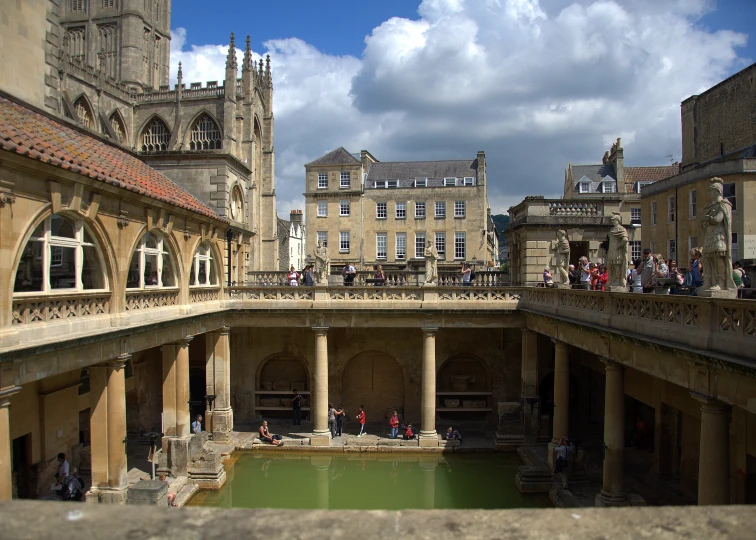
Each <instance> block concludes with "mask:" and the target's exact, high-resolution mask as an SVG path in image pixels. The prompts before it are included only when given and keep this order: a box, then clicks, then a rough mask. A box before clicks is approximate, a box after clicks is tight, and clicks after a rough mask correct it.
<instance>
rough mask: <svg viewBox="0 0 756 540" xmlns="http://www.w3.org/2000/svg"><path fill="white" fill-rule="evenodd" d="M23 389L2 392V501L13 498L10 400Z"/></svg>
mask: <svg viewBox="0 0 756 540" xmlns="http://www.w3.org/2000/svg"><path fill="white" fill-rule="evenodd" d="M20 390H21V387H19V386H12V387H10V388H6V389H3V390H0V501H9V500H11V499H12V498H13V477H12V473H11V436H10V410H9V408H10V398H11V396H12V395H13V394H15V393H16V392H19V391H20Z"/></svg>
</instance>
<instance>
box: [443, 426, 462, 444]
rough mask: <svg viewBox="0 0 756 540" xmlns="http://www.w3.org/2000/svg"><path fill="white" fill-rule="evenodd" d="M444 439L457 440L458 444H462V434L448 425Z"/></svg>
mask: <svg viewBox="0 0 756 540" xmlns="http://www.w3.org/2000/svg"><path fill="white" fill-rule="evenodd" d="M446 440H447V441H455V440H456V441H459V444H462V434H461V433H460V432H459V431H457V430H456V429H454V428H452V427H451V426H449V429H447V430H446Z"/></svg>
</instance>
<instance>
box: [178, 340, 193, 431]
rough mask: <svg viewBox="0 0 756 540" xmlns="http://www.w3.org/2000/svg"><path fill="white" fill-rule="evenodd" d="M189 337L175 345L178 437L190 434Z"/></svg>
mask: <svg viewBox="0 0 756 540" xmlns="http://www.w3.org/2000/svg"><path fill="white" fill-rule="evenodd" d="M191 340H192V338H191V336H187V337H185V338H184V339H182V340H181V341H178V342H176V343H175V346H176V436H177V437H187V436H188V435H189V434H190V426H191V419H190V418H189V342H190V341H191Z"/></svg>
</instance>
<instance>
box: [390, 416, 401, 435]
mask: <svg viewBox="0 0 756 540" xmlns="http://www.w3.org/2000/svg"><path fill="white" fill-rule="evenodd" d="M389 427H390V428H391V438H392V439H396V438H397V436H398V435H399V416H398V415H397V413H396V409H394V410H393V411H391V418H389Z"/></svg>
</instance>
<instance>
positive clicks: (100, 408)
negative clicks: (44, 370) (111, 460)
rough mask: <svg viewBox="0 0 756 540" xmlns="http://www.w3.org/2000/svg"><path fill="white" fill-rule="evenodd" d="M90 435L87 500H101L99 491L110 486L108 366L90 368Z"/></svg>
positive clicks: (101, 365)
mask: <svg viewBox="0 0 756 540" xmlns="http://www.w3.org/2000/svg"><path fill="white" fill-rule="evenodd" d="M89 435H90V440H91V443H90V444H91V448H90V451H91V454H92V457H91V467H92V485H91V486H90V490H89V492H88V493H87V501H92V502H99V500H100V496H99V491H100V490H103V489H107V488H108V368H107V366H106V365H103V364H100V365H97V366H92V367H90V368H89Z"/></svg>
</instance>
